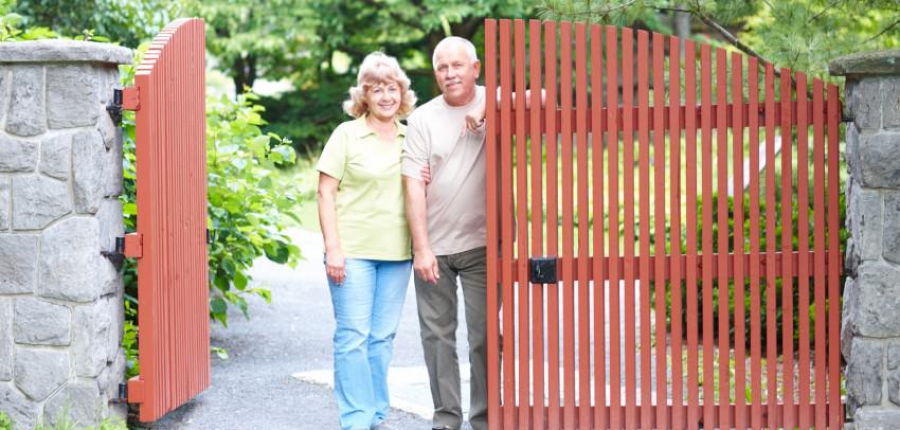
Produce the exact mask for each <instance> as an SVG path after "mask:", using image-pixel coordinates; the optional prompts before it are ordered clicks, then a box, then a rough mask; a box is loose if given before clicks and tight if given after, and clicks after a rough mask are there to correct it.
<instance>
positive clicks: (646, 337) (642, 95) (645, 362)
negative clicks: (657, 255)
mask: <svg viewBox="0 0 900 430" xmlns="http://www.w3.org/2000/svg"><path fill="white" fill-rule="evenodd" d="M648 44H649V34H648V33H647V32H646V31H643V30H639V31H638V62H637V63H638V129H639V130H640V131H639V133H638V141H639V152H638V154H639V158H640V160H639V162H638V164H639V166H640V172H639V177H640V185H639V192H640V216H641V217H640V235H639V243H640V251H639V252H640V260H639V268H640V270H639V274H640V304H639V307H640V322H639V324H640V332H641V347H640V351H641V362H640V379H641V395H640V399H641V407H640V411H641V428H643V429H649V428H650V419H651V418H650V417H651V414H650V412H652V411H651V409H650V408H651V405H650V394H651V393H650V387H651V384H650V381H651V379H652V375H653V372H652V371H651V370H650V353H651V352H652V346H651V343H650V276H651V275H650V259H649V257H650V117H649V116H650V110H649V105H650V88H649V85H650V82H649V76H648V67H649V65H650V59H649V58H648V52H647V51H648V49H649V46H648ZM626 309H629V308H627V307H626Z"/></svg>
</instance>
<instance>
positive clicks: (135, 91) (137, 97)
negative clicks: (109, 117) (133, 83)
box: [122, 87, 141, 111]
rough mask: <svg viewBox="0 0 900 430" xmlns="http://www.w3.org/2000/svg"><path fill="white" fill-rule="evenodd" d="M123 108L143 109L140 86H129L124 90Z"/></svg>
mask: <svg viewBox="0 0 900 430" xmlns="http://www.w3.org/2000/svg"><path fill="white" fill-rule="evenodd" d="M122 109H125V110H135V111H136V110H140V109H141V89H140V87H127V88H125V89H124V90H122Z"/></svg>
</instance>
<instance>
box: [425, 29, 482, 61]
mask: <svg viewBox="0 0 900 430" xmlns="http://www.w3.org/2000/svg"><path fill="white" fill-rule="evenodd" d="M455 44H461V45H462V47H463V49H465V50H466V54H469V58H470V59H471V60H472V62H475V61H478V53H477V52H476V51H475V45H474V44H472V42H469V41H468V40H467V39H463V38H462V37H459V36H447V37H445V38H444V39H442V40H441V41H440V42H438V44H437V46H435V47H434V53H433V54H432V55H431V67H432V68H434V69H437V53H438V51H440V50H441V49H444V48H446V47H449V46H451V45H455Z"/></svg>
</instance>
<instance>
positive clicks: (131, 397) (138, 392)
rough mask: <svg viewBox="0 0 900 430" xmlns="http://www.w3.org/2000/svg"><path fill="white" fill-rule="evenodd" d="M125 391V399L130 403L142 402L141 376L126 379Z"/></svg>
mask: <svg viewBox="0 0 900 430" xmlns="http://www.w3.org/2000/svg"><path fill="white" fill-rule="evenodd" d="M125 393H126V394H127V396H126V400H127V401H128V403H131V404H140V403H144V380H143V379H141V376H140V375H138V376H135V377H132V378H131V379H129V380H128V385H127V386H126V388H125Z"/></svg>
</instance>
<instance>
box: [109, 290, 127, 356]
mask: <svg viewBox="0 0 900 430" xmlns="http://www.w3.org/2000/svg"><path fill="white" fill-rule="evenodd" d="M106 300H107V309H109V311H108V312H109V315H110V318H111V323H110V329H109V337H108V338H107V339H106V358H107V363H111V362H112V361H113V360H115V359H116V354H118V352H119V349H120V348H121V346H122V336H123V335H124V334H125V304H124V303H123V301H122V292H119V294H116V295H112V296H108V297H106Z"/></svg>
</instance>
